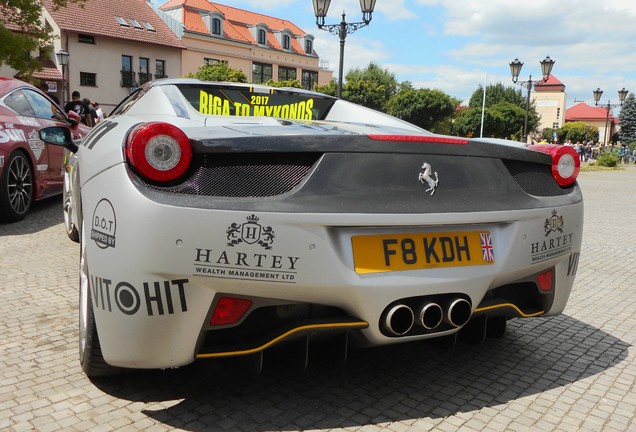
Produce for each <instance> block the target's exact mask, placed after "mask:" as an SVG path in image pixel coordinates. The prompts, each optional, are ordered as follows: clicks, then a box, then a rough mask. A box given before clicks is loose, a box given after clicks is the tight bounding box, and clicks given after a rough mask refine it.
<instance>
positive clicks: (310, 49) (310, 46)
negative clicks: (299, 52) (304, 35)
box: [305, 39, 314, 54]
mask: <svg viewBox="0 0 636 432" xmlns="http://www.w3.org/2000/svg"><path fill="white" fill-rule="evenodd" d="M305 53H306V54H313V53H314V42H313V41H312V40H311V39H306V40H305Z"/></svg>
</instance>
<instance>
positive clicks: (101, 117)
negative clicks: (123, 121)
mask: <svg viewBox="0 0 636 432" xmlns="http://www.w3.org/2000/svg"><path fill="white" fill-rule="evenodd" d="M93 108H95V114H97V120H96V121H95V123H99V122H100V121H103V120H104V111H102V109H101V108H100V107H99V104H98V103H97V102H93Z"/></svg>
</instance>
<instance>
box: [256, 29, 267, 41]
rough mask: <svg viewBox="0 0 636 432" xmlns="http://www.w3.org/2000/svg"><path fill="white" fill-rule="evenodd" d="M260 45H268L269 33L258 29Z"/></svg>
mask: <svg viewBox="0 0 636 432" xmlns="http://www.w3.org/2000/svg"><path fill="white" fill-rule="evenodd" d="M258 43H259V45H265V44H267V32H266V31H265V30H263V29H258Z"/></svg>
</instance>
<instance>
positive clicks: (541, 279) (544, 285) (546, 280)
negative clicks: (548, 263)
mask: <svg viewBox="0 0 636 432" xmlns="http://www.w3.org/2000/svg"><path fill="white" fill-rule="evenodd" d="M537 283H538V284H539V289H540V290H541V291H543V292H549V291H552V287H553V285H554V274H553V271H552V270H548V271H545V272H543V273H539V274H538V275H537Z"/></svg>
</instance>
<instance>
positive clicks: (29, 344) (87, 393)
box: [0, 166, 636, 432]
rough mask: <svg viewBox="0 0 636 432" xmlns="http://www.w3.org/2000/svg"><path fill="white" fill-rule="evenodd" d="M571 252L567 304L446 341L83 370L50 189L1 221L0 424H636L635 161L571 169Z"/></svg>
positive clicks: (73, 283)
mask: <svg viewBox="0 0 636 432" xmlns="http://www.w3.org/2000/svg"><path fill="white" fill-rule="evenodd" d="M580 184H581V186H582V189H583V192H584V195H585V199H586V215H585V217H586V222H585V235H584V239H583V253H582V256H581V261H580V264H579V271H578V276H577V280H576V283H575V287H574V291H573V293H572V297H571V299H570V302H569V304H568V306H567V308H566V310H565V313H564V314H562V315H560V316H558V317H554V318H535V319H529V320H513V321H511V322H510V323H509V326H508V332H507V333H506V335H505V336H504V337H503V338H502V339H495V340H492V339H491V340H487V341H486V342H485V343H484V344H482V345H480V346H472V345H464V344H461V345H458V346H456V347H454V348H452V349H450V350H444V349H437V348H433V347H431V346H429V345H422V344H406V345H401V346H393V347H390V348H381V349H373V350H371V351H364V352H353V353H352V354H351V356H350V360H349V361H348V362H347V364H346V365H345V366H343V367H326V366H324V365H315V366H313V367H311V368H310V369H308V370H307V371H305V372H304V373H297V372H291V371H285V370H279V371H270V372H266V373H264V374H262V375H257V376H254V375H250V374H247V373H246V372H244V371H243V370H241V369H239V368H236V367H235V366H234V365H233V364H232V363H230V365H227V364H221V363H215V362H201V363H195V364H194V365H191V366H188V367H185V368H181V369H178V370H171V371H163V372H161V371H153V372H143V373H138V374H135V375H129V376H124V377H119V378H117V379H114V380H113V379H111V380H94V381H90V380H88V379H87V378H86V377H85V376H84V374H83V373H82V372H81V370H80V368H79V364H78V354H77V344H78V342H77V339H78V331H77V314H78V308H77V285H78V283H77V282H78V280H77V279H78V278H77V264H78V246H77V244H75V243H72V242H70V241H69V240H67V238H66V234H65V233H64V229H63V224H62V210H61V203H60V199H59V198H55V199H51V200H47V201H46V202H43V203H38V204H37V205H36V208H35V211H34V212H33V213H32V214H31V215H30V216H29V217H28V218H27V219H26V220H25V221H23V222H21V223H18V224H11V225H0V269H1V272H0V275H1V277H0V317H1V319H0V384H1V385H0V430H9V431H27V430H28V431H30V430H37V431H58V430H59V431H69V430H71V431H72V430H82V431H85V430H90V431H111V430H117V431H138V430H144V431H167V430H186V431H199V430H228V431H230V430H231V431H234V430H239V431H294V430H339V431H344V430H346V431H377V430H389V431H395V432H399V431H410V430H412V431H427V430H439V431H456V430H459V431H480V430H492V431H500V430H510V431H526V430H537V431H538V430H541V431H543V430H561V431H568V432H569V431H573V430H583V431H586V430H589V431H600V430H603V431H630V430H631V431H636V420H635V418H636V414H635V413H636V386H635V383H636V355H635V353H634V348H633V344H634V342H635V340H636V317H635V316H636V258H635V257H636V229H635V228H636V227H635V222H636V217H635V216H634V215H635V214H636V188H635V187H634V185H636V166H630V167H629V168H628V169H627V170H624V171H614V172H594V173H583V174H582V175H581V176H580Z"/></svg>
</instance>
